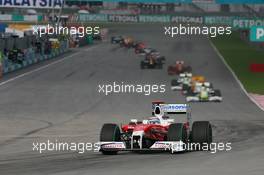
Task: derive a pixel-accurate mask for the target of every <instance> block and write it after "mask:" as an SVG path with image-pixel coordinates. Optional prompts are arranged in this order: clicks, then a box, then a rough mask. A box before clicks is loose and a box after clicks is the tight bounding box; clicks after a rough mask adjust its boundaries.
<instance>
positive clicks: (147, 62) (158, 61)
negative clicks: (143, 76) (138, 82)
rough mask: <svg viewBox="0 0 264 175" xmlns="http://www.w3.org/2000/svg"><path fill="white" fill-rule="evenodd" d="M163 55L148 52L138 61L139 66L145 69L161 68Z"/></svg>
mask: <svg viewBox="0 0 264 175" xmlns="http://www.w3.org/2000/svg"><path fill="white" fill-rule="evenodd" d="M164 60H165V57H160V56H155V55H152V54H148V55H147V56H146V58H145V59H144V60H142V61H141V63H140V68H141V69H145V68H149V69H155V68H157V69H162V67H163V64H164Z"/></svg>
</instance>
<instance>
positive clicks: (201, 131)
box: [191, 121, 213, 150]
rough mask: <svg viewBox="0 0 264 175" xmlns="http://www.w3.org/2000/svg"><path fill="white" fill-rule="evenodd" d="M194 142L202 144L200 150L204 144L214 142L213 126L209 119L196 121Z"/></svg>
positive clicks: (193, 129) (193, 130)
mask: <svg viewBox="0 0 264 175" xmlns="http://www.w3.org/2000/svg"><path fill="white" fill-rule="evenodd" d="M191 134H192V143H195V144H200V147H199V148H200V150H201V148H202V146H203V145H204V144H208V145H209V144H211V143H212V139H213V136H212V126H211V124H210V122H208V121H196V122H193V125H192V133H191Z"/></svg>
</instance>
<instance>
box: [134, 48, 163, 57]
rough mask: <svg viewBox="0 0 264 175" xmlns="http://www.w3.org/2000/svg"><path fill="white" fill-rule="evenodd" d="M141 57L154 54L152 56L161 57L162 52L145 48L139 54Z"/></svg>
mask: <svg viewBox="0 0 264 175" xmlns="http://www.w3.org/2000/svg"><path fill="white" fill-rule="evenodd" d="M138 54H139V55H143V56H144V55H148V54H152V55H156V56H158V55H160V52H159V51H157V50H156V49H152V48H143V49H141V50H139V52H138Z"/></svg>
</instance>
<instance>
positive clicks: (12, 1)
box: [0, 0, 63, 9]
mask: <svg viewBox="0 0 264 175" xmlns="http://www.w3.org/2000/svg"><path fill="white" fill-rule="evenodd" d="M62 4H63V0H0V7H1V8H3V7H13V8H14V7H15V8H55V9H58V8H61V6H62Z"/></svg>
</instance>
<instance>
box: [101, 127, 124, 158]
mask: <svg viewBox="0 0 264 175" xmlns="http://www.w3.org/2000/svg"><path fill="white" fill-rule="evenodd" d="M120 135H121V134H120V129H119V126H118V125H116V124H113V123H106V124H104V125H103V127H102V129H101V132H100V141H101V142H112V141H115V142H118V141H120V140H121V139H120ZM101 151H102V153H103V154H106V155H114V154H117V151H106V150H101Z"/></svg>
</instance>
